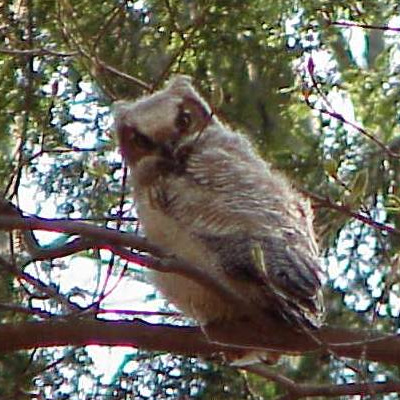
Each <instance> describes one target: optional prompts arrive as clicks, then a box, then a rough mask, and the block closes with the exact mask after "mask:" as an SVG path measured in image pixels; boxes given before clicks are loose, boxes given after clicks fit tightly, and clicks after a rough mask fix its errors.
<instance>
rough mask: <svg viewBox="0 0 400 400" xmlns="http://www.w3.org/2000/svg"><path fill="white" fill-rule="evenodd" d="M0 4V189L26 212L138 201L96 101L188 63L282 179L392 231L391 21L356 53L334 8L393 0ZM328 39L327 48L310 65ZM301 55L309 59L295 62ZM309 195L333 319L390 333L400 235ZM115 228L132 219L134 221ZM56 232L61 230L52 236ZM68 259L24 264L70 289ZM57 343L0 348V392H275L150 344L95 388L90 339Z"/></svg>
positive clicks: (378, 8)
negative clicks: (58, 346) (62, 346)
mask: <svg viewBox="0 0 400 400" xmlns="http://www.w3.org/2000/svg"><path fill="white" fill-rule="evenodd" d="M3 3H4V4H2V5H0V10H1V12H0V26H1V29H0V37H1V39H2V41H1V42H2V43H3V45H2V46H1V47H0V78H1V79H0V92H1V94H2V96H1V97H0V127H1V131H0V189H1V191H2V194H3V195H4V196H5V197H7V198H9V199H11V200H12V201H13V202H15V203H18V202H20V203H21V204H22V206H23V207H24V206H26V204H28V203H29V201H27V198H26V197H27V196H28V197H30V198H32V202H30V210H29V211H30V212H35V213H36V214H38V215H42V216H48V217H76V218H92V219H95V220H96V221H100V222H99V224H103V226H108V227H119V226H120V224H119V223H116V222H112V223H111V222H108V221H107V218H110V217H115V216H124V217H135V211H134V205H133V201H132V200H129V199H128V200H127V199H126V194H127V190H126V182H125V173H126V171H124V170H123V166H122V163H121V159H120V157H119V155H118V153H117V151H116V150H115V147H116V144H115V139H114V138H113V135H112V128H111V121H110V112H109V106H110V104H111V102H112V101H114V100H116V99H127V98H131V99H133V98H137V97H138V96H140V95H141V94H143V93H146V92H148V91H149V90H154V89H157V88H159V87H162V85H163V84H164V82H165V81H166V80H167V79H168V78H169V76H171V74H173V73H177V72H179V73H186V74H190V75H192V76H193V78H194V82H195V84H196V86H198V87H199V89H200V90H201V92H202V93H203V94H204V96H205V97H206V98H207V99H208V100H209V101H210V102H211V104H212V106H213V109H214V110H215V112H216V113H217V114H218V115H219V116H220V117H221V118H222V119H223V120H226V121H229V123H230V124H231V125H232V127H233V128H235V129H239V130H242V131H244V132H245V133H247V134H248V135H249V136H250V137H251V138H252V140H253V141H254V143H256V145H257V146H258V149H259V151H260V152H261V153H262V154H263V155H264V156H265V157H266V158H268V159H269V160H270V161H271V162H272V164H273V165H274V166H275V167H276V168H279V169H281V170H284V171H285V172H286V173H287V174H288V175H289V176H290V177H291V179H293V182H294V184H295V185H297V186H299V187H300V188H301V189H304V190H309V191H312V192H314V193H316V194H318V195H319V196H322V198H325V199H328V200H329V201H331V202H332V203H333V204H339V205H343V206H345V207H347V209H346V210H345V211H351V212H361V213H362V214H363V216H365V217H367V218H369V219H370V220H371V221H372V222H373V221H378V222H380V223H385V224H391V226H392V227H394V228H395V229H400V212H399V209H400V207H399V198H400V188H399V182H400V162H399V158H398V157H393V156H391V154H390V151H391V152H397V153H398V152H399V149H400V146H399V115H400V114H399V107H398V98H399V88H400V84H399V80H398V68H399V65H398V64H396V57H397V56H398V51H399V41H400V39H399V38H400V35H398V34H397V36H395V35H392V37H391V38H389V39H388V38H387V37H385V36H384V35H383V33H382V32H381V33H382V34H381V35H379V37H378V38H376V37H374V36H373V31H372V30H365V35H366V36H365V38H366V39H368V40H369V45H370V46H369V47H368V49H367V48H366V49H364V50H365V55H364V56H365V58H366V59H365V60H364V61H365V65H367V67H366V68H364V69H362V68H360V67H359V66H358V64H357V63H356V62H355V60H354V49H352V48H351V46H350V43H349V41H348V40H347V39H346V36H345V35H344V34H343V32H344V31H343V30H342V29H346V28H340V27H338V26H336V25H334V24H332V22H334V21H339V20H343V19H346V20H348V21H351V22H355V23H357V24H374V25H387V23H388V21H390V19H391V18H392V17H394V16H396V15H397V14H396V13H398V4H397V1H394V0H386V1H384V0H381V1H375V2H371V1H358V0H352V1H347V0H346V1H344V0H343V1H335V2H333V1H326V0H318V1H310V0H301V1H300V0H298V1H295V2H293V1H289V0H282V1H280V2H271V1H267V0H256V1H252V2H250V1H239V0H231V1H228V0H223V1H213V0H202V1H193V0H190V1H178V0H166V1H156V0H148V1H144V2H143V4H142V5H141V4H140V2H135V1H117V0H106V1H102V2H93V1H89V0H79V1H78V0H70V1H68V0H60V1H57V2H50V1H33V0H25V1H16V0H15V1H8V2H3ZM374 31H375V30H374ZM375 39H376V40H378V41H379V45H376V43H375V42H373V40H375ZM385 40H386V42H385ZM374 43H375V44H374ZM382 43H386V45H384V46H383V45H382ZM375 45H376V46H375ZM373 46H375V47H374V48H373ZM323 52H325V53H326V54H328V55H329V57H328V61H327V62H326V63H325V65H323V66H322V67H321V65H320V64H319V63H320V60H319V58H320V57H322V53H323ZM325 53H324V54H325ZM309 57H312V60H313V63H314V64H310V63H309V64H307V60H308V59H309ZM310 65H313V68H311V67H310ZM116 70H117V71H116ZM310 73H311V75H313V76H312V77H310ZM127 76H130V78H127ZM311 78H312V79H311ZM332 94H335V95H337V96H338V97H341V98H342V99H343V100H344V101H348V102H347V103H346V104H347V105H349V104H352V106H353V107H354V115H355V118H356V119H357V125H358V126H360V127H362V128H364V129H365V132H367V133H369V134H370V135H373V136H374V138H375V139H376V141H378V142H379V143H380V144H381V145H380V146H379V145H378V146H377V145H376V144H374V143H373V141H371V140H370V138H367V137H366V135H365V132H364V131H362V130H361V129H354V127H353V129H351V127H350V126H349V124H348V123H347V122H349V121H347V120H346V119H345V120H343V119H340V118H335V115H336V116H338V115H339V116H343V115H345V116H346V117H347V116H348V115H350V114H351V113H349V114H348V113H347V111H349V110H348V109H336V108H335V107H336V106H337V104H338V103H337V102H332V97H330V96H332ZM326 99H330V101H326ZM306 100H307V101H306ZM321 104H322V105H321ZM332 104H333V105H332ZM310 106H311V107H314V108H315V109H316V110H318V109H319V110H321V107H322V109H323V110H328V111H330V112H331V115H327V114H326V113H325V114H324V113H321V112H318V111H315V110H314V111H312V110H311V109H310ZM350 111H351V110H350ZM342 113H343V115H342ZM349 118H350V117H349ZM384 146H387V149H385V148H384ZM50 204H51V206H50ZM316 205H317V208H316V227H317V229H318V231H319V236H320V242H321V246H322V248H323V251H324V255H325V258H324V259H325V262H326V264H327V265H328V272H329V276H328V286H329V288H330V289H328V290H327V295H326V297H327V308H328V311H329V313H328V320H329V322H331V323H334V324H338V325H345V326H348V327H364V328H365V327H366V328H369V327H370V321H371V320H373V321H376V320H378V321H379V324H376V329H380V330H382V331H385V332H394V331H395V329H396V328H397V318H398V314H399V306H398V304H399V302H400V286H399V284H398V272H397V267H398V252H399V249H400V239H399V235H391V234H389V233H387V232H386V231H384V230H383V231H382V230H380V229H374V227H372V226H367V225H365V224H362V223H361V222H359V221H355V220H353V219H351V217H350V216H349V213H348V212H345V211H343V210H342V211H343V212H342V211H340V210H338V209H332V208H329V207H327V208H325V207H322V206H321V204H318V202H317V203H316ZM124 228H125V229H127V230H131V231H134V230H137V229H138V224H137V223H136V222H135V221H134V222H133V223H129V224H125V225H124ZM0 240H1V241H2V242H4V241H5V240H4V239H3V237H0ZM63 240H65V237H56V238H55V239H54V238H52V239H51V242H52V245H54V244H55V243H59V242H60V241H63ZM1 244H2V243H0V245H1ZM83 256H84V257H86V258H91V259H96V258H100V261H101V262H99V264H98V266H99V273H98V277H97V278H98V282H100V281H101V278H102V277H103V276H102V275H101V270H102V271H103V273H104V270H105V269H106V267H107V266H108V268H109V270H110V271H111V270H112V272H111V273H110V276H112V277H115V276H119V275H118V274H122V275H123V274H124V273H125V275H124V276H125V277H127V276H128V277H129V276H134V277H135V278H140V272H138V271H133V272H132V271H130V272H131V274H129V273H128V272H121V271H124V267H123V265H122V263H119V262H118V260H115V259H114V258H113V257H108V258H107V256H106V257H105V256H104V255H102V254H100V253H99V252H86V253H84V255H83ZM70 262H71V260H70V259H66V260H65V261H64V260H63V261H62V262H61V261H59V262H55V261H53V262H50V261H46V262H42V263H40V262H37V263H35V265H34V266H32V265H26V266H25V265H24V266H23V267H22V270H23V271H28V272H29V273H33V274H34V276H35V277H36V278H38V279H39V278H40V279H41V280H42V281H43V282H45V284H47V285H48V286H49V287H51V288H52V289H53V290H54V291H55V293H58V294H62V295H64V296H66V297H68V296H72V289H71V291H67V290H64V291H63V289H62V284H61V283H60V280H59V277H58V274H61V272H60V271H62V270H65V269H66V268H68V266H69V263H70ZM115 265H116V268H115V269H114V267H115ZM0 268H2V267H0ZM0 276H1V281H0V304H2V305H4V304H6V303H7V304H19V305H22V306H24V307H26V308H28V309H29V308H30V309H31V310H32V309H34V308H35V307H36V306H37V304H38V303H37V302H38V301H39V302H42V303H40V305H41V306H43V307H44V308H45V309H46V310H47V311H51V312H57V313H61V312H65V309H64V308H63V306H61V305H60V304H58V303H57V301H56V300H55V299H54V298H50V299H48V298H44V297H46V296H43V293H40V291H39V290H38V289H37V288H33V287H31V286H30V285H28V284H27V283H26V282H25V283H21V281H20V280H18V279H16V277H15V274H14V275H13V274H11V273H10V271H7V270H1V275H0ZM80 284H81V283H76V285H77V286H76V287H75V288H74V289H75V290H76V292H75V295H76V293H77V292H79V295H80V296H81V297H82V298H83V297H85V296H86V295H87V296H88V297H90V300H91V301H92V300H93V299H96V298H98V296H100V297H101V294H102V293H101V285H100V283H98V284H97V286H96V288H95V289H93V290H87V289H85V288H83V284H82V287H80ZM88 293H89V294H88ZM88 304H90V301H88V302H87V303H86V304H85V305H88ZM355 312H356V313H357V314H356V313H355ZM37 318H38V316H37V315H35V314H34V313H32V314H29V313H26V314H22V313H19V312H17V311H16V310H13V309H12V308H11V309H7V310H5V311H4V310H3V309H1V313H0V321H1V322H10V321H13V322H15V321H20V320H25V319H29V320H35V319H37ZM63 354H64V353H63ZM65 354H68V357H65V356H60V354H56V352H53V351H39V352H34V353H33V355H32V356H31V355H30V354H28V353H27V352H25V353H24V352H21V353H16V354H12V355H7V356H2V357H1V359H0V397H1V398H5V399H7V398H16V399H25V398H30V397H29V396H30V395H29V394H28V393H29V391H33V392H37V393H39V392H40V393H41V395H42V396H43V397H42V398H52V397H50V395H49V394H48V393H49V390H53V391H57V393H58V395H59V398H62V396H67V395H71V394H73V395H75V397H71V398H78V397H77V396H78V392H79V390H82V389H81V386H80V382H81V381H80V380H81V379H83V378H84V377H90V379H91V380H92V382H95V383H94V384H93V390H92V394H93V398H94V397H95V396H96V395H100V394H102V393H105V392H107V393H108V395H109V396H110V398H133V397H132V396H133V395H135V396H136V397H134V398H146V399H158V398H160V399H161V398H171V399H184V398H189V397H184V396H192V397H193V398H199V399H204V400H206V399H234V398H235V399H247V398H248V399H252V398H254V397H251V396H252V395H251V393H250V392H251V391H249V387H251V388H254V390H255V392H256V393H257V395H258V396H263V397H264V398H271V397H272V396H274V395H277V394H278V392H279V390H278V389H277V387H276V386H275V385H274V384H272V383H268V382H267V383H266V381H265V380H261V379H260V378H257V377H252V376H249V377H248V378H247V379H245V378H244V377H243V375H242V374H241V373H238V372H237V371H234V370H233V369H231V368H225V367H224V368H223V367H220V366H217V364H212V363H206V362H202V361H198V360H195V359H192V358H183V357H178V356H176V357H175V356H172V355H161V356H159V355H153V354H148V353H145V352H138V353H135V356H134V360H131V362H132V363H133V362H136V363H137V371H135V372H134V373H132V371H130V372H127V369H125V367H126V366H128V364H129V363H126V365H125V364H124V365H123V366H121V370H120V371H119V375H118V374H117V375H116V376H115V379H114V381H113V382H112V383H111V384H110V385H108V386H107V385H105V386H102V384H101V383H100V380H101V379H100V377H95V376H94V375H96V374H95V373H94V372H93V373H92V371H91V370H90V369H91V366H92V364H91V360H90V357H89V356H88V354H87V353H86V351H85V350H80V351H78V350H76V351H74V352H73V353H71V354H73V355H71V354H70V353H69V350H68V351H66V352H65ZM65 354H64V355H65ZM54 360H59V361H58V363H57V364H56V367H55V368H50V369H49V370H46V365H48V364H51V363H52V362H54ZM278 367H279V368H282V369H285V370H286V371H287V373H288V375H290V376H291V377H292V378H293V379H297V380H299V381H312V382H315V383H318V382H326V381H328V379H329V378H330V379H331V380H334V381H335V382H342V381H346V380H352V379H353V378H354V377H353V376H352V375H351V374H350V373H349V372H348V370H345V366H344V363H343V362H342V361H339V360H337V359H335V357H334V356H333V355H330V356H329V357H325V358H322V359H321V358H318V357H308V356H307V357H302V358H296V359H293V358H283V359H282V360H281V361H280V362H279V363H278ZM358 367H359V366H358V365H354V368H355V369H357V368H358ZM362 367H363V368H364V366H362ZM367 370H368V374H370V375H371V376H377V375H378V374H386V375H387V376H390V374H395V372H396V371H394V370H390V369H389V368H384V367H383V366H376V365H370V366H369V367H367ZM66 371H68V372H66ZM71 371H73V372H74V376H73V378H71V381H70V385H69V386H68V387H65V386H63V385H62V382H64V381H63V379H65V376H67V375H68V373H70V372H71ZM177 371H178V373H177ZM346 371H347V372H346ZM96 379H97V381H96ZM97 383H98V385H97ZM105 387H106V390H105V389H104V388H105ZM44 388H47V392H46V391H45V390H44ZM128 388H129V390H128ZM139 393H142V394H141V396H142V397H138V396H139ZM143 393H144V394H143ZM46 396H47V397H46ZM118 396H119V397H118ZM129 396H131V397H129Z"/></svg>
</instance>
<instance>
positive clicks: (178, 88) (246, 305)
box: [114, 75, 322, 326]
mask: <svg viewBox="0 0 400 400" xmlns="http://www.w3.org/2000/svg"><path fill="white" fill-rule="evenodd" d="M114 115H115V125H116V129H117V132H118V136H119V141H120V145H121V150H122V154H123V157H124V158H125V159H126V160H127V162H128V164H129V166H130V168H131V171H132V176H133V186H134V193H135V199H136V201H137V211H138V214H139V217H140V221H141V223H142V224H143V227H144V230H145V232H146V235H147V237H148V239H149V240H150V241H151V242H153V243H154V244H157V245H159V246H160V247H162V248H163V249H164V250H165V251H166V252H167V254H171V255H175V256H177V257H178V258H179V259H181V260H187V261H188V262H189V263H190V264H191V265H195V266H197V267H198V268H201V269H202V270H203V271H204V272H205V273H207V274H208V275H209V276H211V277H212V278H213V279H215V280H218V282H219V283H220V284H221V285H224V287H225V288H226V289H227V290H230V291H231V292H232V293H234V294H235V296H236V297H239V298H240V301H241V303H242V307H238V306H237V304H235V305H232V304H231V303H230V302H229V300H228V299H224V298H223V297H220V296H219V295H218V294H216V293H215V292H213V291H212V290H211V289H210V288H207V287H204V286H201V285H199V284H198V283H196V282H195V281H193V280H190V279H189V278H186V277H183V276H180V275H177V274H172V273H161V272H155V271H153V272H152V274H151V276H152V278H151V279H152V280H153V282H154V283H155V285H156V286H157V287H158V288H159V289H160V291H161V292H162V293H163V294H164V295H165V296H166V298H167V299H168V300H169V301H171V302H172V303H174V304H175V305H176V306H177V307H178V308H180V309H181V310H182V311H183V312H184V313H185V314H186V315H187V316H190V317H193V318H195V319H196V320H198V321H199V322H200V323H201V324H202V325H203V326H205V325H207V324H209V323H215V322H217V323H218V322H219V321H221V322H223V321H225V322H226V321H227V320H234V319H236V318H243V317H246V313H249V310H250V309H251V310H254V308H255V307H257V309H259V310H260V313H269V314H270V315H272V316H276V317H277V318H279V317H284V318H285V319H287V320H289V321H290V322H291V323H294V324H302V325H304V324H305V325H307V326H319V325H320V323H321V315H322V297H321V293H320V289H321V283H320V279H319V274H320V266H319V260H318V257H317V254H318V252H317V246H316V243H315V240H314V232H313V228H312V214H311V210H310V206H309V204H308V202H307V201H306V200H305V199H304V198H303V197H302V196H301V195H300V194H299V193H298V192H296V191H295V190H294V189H293V188H292V187H291V186H290V184H289V183H288V181H287V180H286V179H285V177H284V176H282V175H281V174H280V173H277V172H275V171H272V170H271V168H270V166H269V165H268V164H267V163H266V162H265V161H264V160H262V159H261V158H260V157H259V156H258V155H257V154H256V153H255V151H254V150H253V148H252V146H251V144H250V142H249V141H248V140H247V139H246V138H245V137H244V136H243V135H241V134H239V133H237V132H233V131H232V130H230V129H229V128H228V127H227V126H226V125H224V124H222V123H221V122H220V121H219V120H218V118H217V117H216V116H215V115H213V113H212V112H211V110H210V107H209V106H208V105H207V103H206V102H205V101H204V100H203V99H202V98H201V96H200V95H199V94H198V93H197V91H196V90H195V89H194V88H193V87H192V85H191V80H190V78H189V77H187V76H181V75H178V76H176V77H175V78H173V79H172V80H171V82H170V83H169V85H168V86H167V87H166V88H165V89H163V90H161V91H159V92H156V93H154V94H152V95H149V96H146V97H143V98H141V99H139V100H138V101H136V102H133V103H130V102H118V103H116V105H115V112H114Z"/></svg>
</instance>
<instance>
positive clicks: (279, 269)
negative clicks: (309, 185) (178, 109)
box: [156, 150, 323, 326]
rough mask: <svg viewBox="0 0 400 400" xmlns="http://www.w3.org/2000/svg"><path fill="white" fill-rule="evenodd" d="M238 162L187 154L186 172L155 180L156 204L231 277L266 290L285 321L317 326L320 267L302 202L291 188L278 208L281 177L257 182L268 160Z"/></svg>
mask: <svg viewBox="0 0 400 400" xmlns="http://www.w3.org/2000/svg"><path fill="white" fill-rule="evenodd" d="M242 161H243V162H238V159H237V157H236V158H235V156H232V155H231V154H229V152H226V151H223V150H221V151H219V152H217V151H213V152H212V153H210V154H200V155H198V156H196V157H193V158H192V160H191V161H190V163H189V164H188V167H187V169H186V173H185V174H182V175H181V176H179V177H177V176H173V177H171V179H163V180H162V182H160V185H158V194H157V195H156V198H157V199H158V200H157V202H158V204H159V206H160V207H161V208H163V210H164V211H165V213H166V214H167V215H168V216H169V217H172V218H173V219H175V220H176V222H177V223H178V224H179V225H180V226H181V227H182V229H185V230H187V231H188V234H190V235H192V236H193V237H196V238H198V239H200V240H201V241H202V242H203V243H204V244H205V245H206V247H207V248H209V249H210V250H211V251H213V252H214V253H216V254H217V255H218V257H219V259H220V263H221V265H222V267H223V268H224V271H225V272H226V274H227V275H228V276H229V277H230V278H233V279H238V280H241V281H248V282H251V283H252V284H254V285H257V286H258V287H259V288H260V289H261V290H264V292H265V295H266V299H267V302H266V303H267V304H274V302H272V303H271V298H272V300H275V301H278V303H279V305H278V307H275V308H278V309H280V311H281V313H282V314H283V315H284V316H285V317H286V318H287V319H290V320H291V321H297V322H300V323H305V324H307V325H308V326H310V325H311V326H319V325H320V324H321V316H322V311H323V310H322V309H323V307H322V297H321V290H320V289H321V282H320V279H319V274H320V267H319V260H318V257H317V254H316V248H315V246H314V243H313V232H312V227H311V226H310V218H309V217H308V216H307V212H306V210H303V209H302V207H303V203H302V202H301V201H299V202H298V201H297V199H296V198H295V197H294V195H293V193H292V194H291V196H292V199H291V201H288V207H286V208H284V207H283V206H282V201H283V200H282V197H283V196H285V193H283V194H282V193H279V190H281V189H280V188H279V187H277V188H276V189H277V190H276V192H277V193H278V194H276V193H275V192H274V189H275V188H274V187H273V185H274V184H276V185H278V184H279V182H274V181H273V177H271V176H267V180H268V181H267V182H264V180H263V179H264V176H265V174H267V173H268V172H267V171H260V168H262V167H266V165H265V164H260V163H258V164H255V165H254V163H251V162H250V163H247V162H245V161H246V160H242ZM250 161H253V160H250ZM280 184H281V185H282V182H280ZM268 189H269V190H270V192H266V191H267V190H268ZM266 193H267V194H266ZM274 193H275V194H274ZM288 193H289V195H290V192H288ZM279 196H281V197H279ZM289 206H290V207H292V208H293V209H294V211H293V210H292V211H291V210H290V209H289Z"/></svg>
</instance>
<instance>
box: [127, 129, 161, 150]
mask: <svg viewBox="0 0 400 400" xmlns="http://www.w3.org/2000/svg"><path fill="white" fill-rule="evenodd" d="M131 144H132V145H133V146H135V147H140V148H142V149H144V150H153V149H154V148H155V147H156V145H155V143H154V142H153V141H152V140H151V139H149V138H148V137H147V136H146V135H143V134H142V133H139V132H134V133H133V135H132V137H131Z"/></svg>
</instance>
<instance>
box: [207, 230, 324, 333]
mask: <svg viewBox="0 0 400 400" xmlns="http://www.w3.org/2000/svg"><path fill="white" fill-rule="evenodd" d="M200 237H201V238H202V239H203V241H204V242H205V243H206V245H207V247H208V248H210V249H212V250H213V251H214V252H215V253H217V254H218V257H219V259H220V262H221V265H222V266H223V268H224V270H225V272H226V273H227V275H228V276H230V277H231V278H234V279H239V280H242V281H248V282H251V283H252V284H254V285H257V286H259V287H260V288H262V289H264V291H265V294H266V297H267V298H268V299H271V298H273V299H274V300H275V301H276V302H277V303H278V307H277V308H278V311H279V312H280V313H281V314H282V315H283V316H284V317H285V318H286V319H288V320H290V321H291V322H295V323H301V324H306V325H307V326H314V327H318V326H320V325H321V322H322V314H323V303H322V296H321V281H320V278H319V260H318V258H317V257H316V256H313V255H312V254H310V253H309V252H307V250H306V249H304V248H301V247H300V246H296V245H294V244H289V243H288V242H287V241H286V240H285V239H284V238H283V237H278V236H252V235H251V234H249V233H245V232H236V233H234V234H230V235H213V234H201V235H200ZM279 306H280V307H279ZM275 307H276V304H275Z"/></svg>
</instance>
